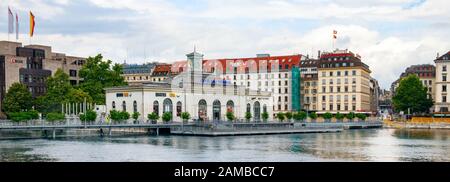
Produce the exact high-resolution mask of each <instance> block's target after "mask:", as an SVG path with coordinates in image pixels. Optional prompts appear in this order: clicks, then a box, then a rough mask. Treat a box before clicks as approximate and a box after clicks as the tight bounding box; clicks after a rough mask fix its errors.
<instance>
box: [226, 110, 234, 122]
mask: <svg viewBox="0 0 450 182" xmlns="http://www.w3.org/2000/svg"><path fill="white" fill-rule="evenodd" d="M226 117H227V119H228V121H234V119H236V118H235V116H234V113H233V112H227V115H226Z"/></svg>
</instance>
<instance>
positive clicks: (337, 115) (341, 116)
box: [334, 113, 345, 122]
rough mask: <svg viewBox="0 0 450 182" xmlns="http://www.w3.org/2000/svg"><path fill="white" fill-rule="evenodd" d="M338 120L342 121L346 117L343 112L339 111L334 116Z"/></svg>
mask: <svg viewBox="0 0 450 182" xmlns="http://www.w3.org/2000/svg"><path fill="white" fill-rule="evenodd" d="M334 117H335V118H336V120H337V121H338V122H342V120H343V119H344V118H345V116H344V115H343V114H341V113H337V114H336V116H334Z"/></svg>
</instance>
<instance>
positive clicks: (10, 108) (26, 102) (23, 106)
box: [2, 83, 33, 113]
mask: <svg viewBox="0 0 450 182" xmlns="http://www.w3.org/2000/svg"><path fill="white" fill-rule="evenodd" d="M32 101H33V97H32V95H31V93H30V91H28V89H27V86H25V85H24V84H20V83H13V84H12V85H11V87H9V89H8V92H7V93H6V95H5V98H4V100H3V104H2V106H3V110H4V111H5V112H6V113H8V112H21V111H28V110H31V108H32V106H33V102H32Z"/></svg>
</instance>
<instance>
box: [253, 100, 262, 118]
mask: <svg viewBox="0 0 450 182" xmlns="http://www.w3.org/2000/svg"><path fill="white" fill-rule="evenodd" d="M253 114H254V116H253V117H254V118H255V121H259V119H260V118H261V104H260V103H259V102H258V101H256V102H255V104H254V106H253Z"/></svg>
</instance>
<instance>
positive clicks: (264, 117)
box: [261, 112, 269, 123]
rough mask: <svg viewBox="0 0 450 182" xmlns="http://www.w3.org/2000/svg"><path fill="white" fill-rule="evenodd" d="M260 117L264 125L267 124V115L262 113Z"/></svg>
mask: <svg viewBox="0 0 450 182" xmlns="http://www.w3.org/2000/svg"><path fill="white" fill-rule="evenodd" d="M261 117H262V119H263V121H264V122H265V123H267V120H268V119H269V113H267V112H263V113H262V114H261Z"/></svg>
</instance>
